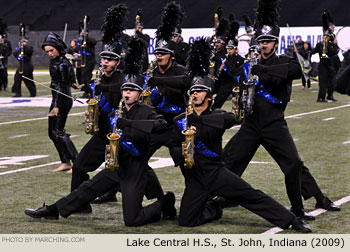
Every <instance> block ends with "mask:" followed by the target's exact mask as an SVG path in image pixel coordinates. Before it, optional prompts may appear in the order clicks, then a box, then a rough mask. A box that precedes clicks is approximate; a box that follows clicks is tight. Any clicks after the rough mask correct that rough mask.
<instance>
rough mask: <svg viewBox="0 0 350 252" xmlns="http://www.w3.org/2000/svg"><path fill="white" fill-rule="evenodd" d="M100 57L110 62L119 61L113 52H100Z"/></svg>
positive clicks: (118, 56)
mask: <svg viewBox="0 0 350 252" xmlns="http://www.w3.org/2000/svg"><path fill="white" fill-rule="evenodd" d="M100 57H101V58H104V59H112V60H119V59H120V55H119V54H117V53H115V52H111V51H102V52H101V53H100Z"/></svg>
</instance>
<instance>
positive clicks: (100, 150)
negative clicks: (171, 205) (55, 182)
mask: <svg viewBox="0 0 350 252" xmlns="http://www.w3.org/2000/svg"><path fill="white" fill-rule="evenodd" d="M107 144H109V141H108V139H107V137H105V136H102V135H101V134H96V135H93V136H92V137H91V138H90V140H89V141H88V142H87V143H86V144H85V146H84V147H83V148H82V150H81V151H80V153H79V155H78V157H77V158H76V160H75V162H74V164H73V169H72V171H73V173H72V181H71V191H74V190H75V189H77V188H78V187H79V185H80V184H82V183H83V182H84V181H87V180H89V178H90V177H89V175H88V172H92V171H95V170H96V169H97V168H98V167H100V166H101V164H102V163H103V162H104V161H105V150H106V145H107ZM159 187H160V190H161V195H160V193H159ZM114 188H117V189H120V190H121V188H120V187H119V185H118V184H117V183H116V184H115V187H114ZM114 188H113V187H112V188H111V190H112V189H113V190H114ZM145 191H146V192H145V195H146V197H147V199H154V198H160V197H161V196H163V190H162V188H161V186H160V183H159V180H158V177H157V175H156V174H155V172H154V171H153V169H152V168H150V167H148V169H147V184H146V189H145ZM102 194H103V193H102ZM102 194H101V195H102ZM101 195H97V196H101Z"/></svg>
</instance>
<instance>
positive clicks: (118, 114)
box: [105, 99, 123, 171]
mask: <svg viewBox="0 0 350 252" xmlns="http://www.w3.org/2000/svg"><path fill="white" fill-rule="evenodd" d="M122 112H123V99H121V100H120V103H119V106H118V108H117V109H116V110H115V121H114V126H113V132H112V133H108V135H107V138H108V140H109V145H106V156H105V166H106V168H108V169H110V170H111V171H115V170H116V169H118V168H119V140H120V137H121V135H122V130H121V129H118V128H117V121H118V119H119V118H122Z"/></svg>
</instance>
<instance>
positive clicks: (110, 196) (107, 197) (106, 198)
mask: <svg viewBox="0 0 350 252" xmlns="http://www.w3.org/2000/svg"><path fill="white" fill-rule="evenodd" d="M115 194H116V192H115V191H114V190H112V191H108V192H106V193H105V194H103V195H101V196H100V197H97V198H96V199H94V200H93V201H91V204H103V203H108V202H117V197H116V195H115Z"/></svg>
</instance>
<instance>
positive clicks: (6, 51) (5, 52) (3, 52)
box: [0, 34, 12, 91]
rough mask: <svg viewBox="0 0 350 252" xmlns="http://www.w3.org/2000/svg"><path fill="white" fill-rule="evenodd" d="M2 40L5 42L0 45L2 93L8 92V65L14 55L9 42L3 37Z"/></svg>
mask: <svg viewBox="0 0 350 252" xmlns="http://www.w3.org/2000/svg"><path fill="white" fill-rule="evenodd" d="M0 37H1V34H0ZM1 39H2V40H3V43H1V44H0V91H1V90H4V91H6V90H7V83H8V78H7V77H8V74H7V63H8V57H9V56H10V55H11V53H12V47H11V43H10V41H9V40H7V39H6V38H4V37H3V36H2V38H1Z"/></svg>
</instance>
